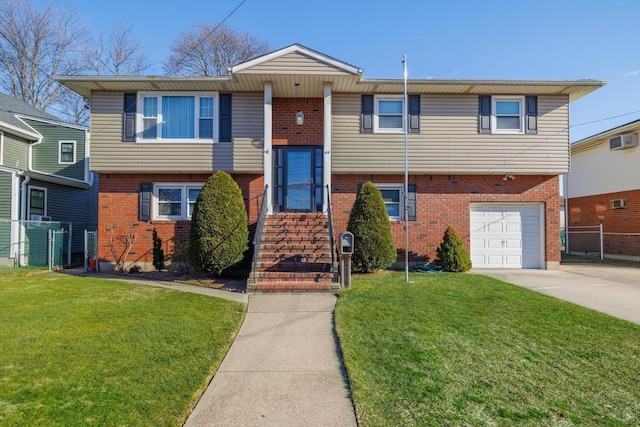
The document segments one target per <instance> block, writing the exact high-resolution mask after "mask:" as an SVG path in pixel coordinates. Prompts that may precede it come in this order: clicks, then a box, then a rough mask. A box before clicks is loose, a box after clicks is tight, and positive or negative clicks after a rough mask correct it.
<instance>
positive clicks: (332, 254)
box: [326, 184, 336, 267]
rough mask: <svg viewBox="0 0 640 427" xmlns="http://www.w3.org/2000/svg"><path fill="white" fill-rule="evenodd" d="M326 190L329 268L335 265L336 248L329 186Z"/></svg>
mask: <svg viewBox="0 0 640 427" xmlns="http://www.w3.org/2000/svg"><path fill="white" fill-rule="evenodd" d="M326 189H327V219H328V220H329V244H330V245H331V266H332V267H335V265H336V247H335V242H334V241H333V218H332V217H331V192H330V191H329V184H327V185H326Z"/></svg>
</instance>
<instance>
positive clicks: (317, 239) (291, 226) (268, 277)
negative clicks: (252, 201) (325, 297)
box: [247, 213, 340, 293]
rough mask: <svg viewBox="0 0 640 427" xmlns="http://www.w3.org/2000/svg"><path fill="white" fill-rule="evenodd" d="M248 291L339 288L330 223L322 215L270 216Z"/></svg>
mask: <svg viewBox="0 0 640 427" xmlns="http://www.w3.org/2000/svg"><path fill="white" fill-rule="evenodd" d="M258 245H259V253H258V259H257V262H256V265H255V266H254V269H253V271H252V272H251V275H250V276H249V280H248V282H247V291H248V292H332V293H335V292H337V290H338V289H339V288H340V286H339V284H338V283H337V281H336V273H335V271H336V267H335V266H334V265H333V264H332V263H331V251H332V248H331V241H330V239H329V222H328V219H327V217H326V216H324V215H323V214H315V213H314V214H310V213H303V214H300V213H277V214H274V215H271V216H268V217H267V218H266V220H265V224H264V229H263V230H262V241H261V242H258Z"/></svg>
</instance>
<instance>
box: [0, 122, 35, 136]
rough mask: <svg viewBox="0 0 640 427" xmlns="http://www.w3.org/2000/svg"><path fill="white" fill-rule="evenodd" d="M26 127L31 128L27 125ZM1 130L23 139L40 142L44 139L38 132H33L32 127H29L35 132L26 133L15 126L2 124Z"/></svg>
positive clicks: (0, 124) (0, 123)
mask: <svg viewBox="0 0 640 427" xmlns="http://www.w3.org/2000/svg"><path fill="white" fill-rule="evenodd" d="M25 125H26V126H29V125H27V124H26V123H25ZM0 129H4V130H6V131H7V132H8V133H12V134H17V135H18V136H21V137H23V138H26V139H32V140H39V139H40V138H42V135H40V134H39V133H38V132H36V131H35V130H33V128H32V127H31V126H29V129H32V130H33V132H29V131H26V130H24V129H20V128H18V127H15V126H13V125H10V124H8V123H4V122H0Z"/></svg>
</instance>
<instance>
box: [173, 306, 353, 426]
mask: <svg viewBox="0 0 640 427" xmlns="http://www.w3.org/2000/svg"><path fill="white" fill-rule="evenodd" d="M335 303H336V297H335V296H334V295H328V294H318V295H314V294H306V295H292V294H285V295H273V294H271V295H263V294H256V295H253V294H252V295H249V306H248V310H247V315H246V317H245V320H244V323H243V325H242V328H241V329H240V332H239V334H238V337H237V338H236V340H235V342H234V343H233V345H232V346H231V349H230V350H229V353H227V356H226V357H225V359H224V361H223V362H222V364H221V365H220V369H219V370H218V372H217V373H216V374H215V376H214V378H213V380H212V381H211V383H210V384H209V386H208V388H207V390H206V391H205V393H204V395H203V396H202V398H201V399H200V402H198V404H197V406H196V407H195V409H194V411H193V413H192V414H191V415H190V416H189V418H188V419H187V422H186V423H185V426H187V427H194V426H355V425H356V419H355V415H354V410H353V405H352V402H351V396H350V393H349V388H348V385H347V382H346V379H345V375H344V372H343V367H342V362H341V358H340V355H339V348H338V346H337V342H336V337H335V335H334V332H333V309H334V307H335Z"/></svg>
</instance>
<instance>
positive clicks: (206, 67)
mask: <svg viewBox="0 0 640 427" xmlns="http://www.w3.org/2000/svg"><path fill="white" fill-rule="evenodd" d="M170 51H171V54H170V55H169V58H167V60H166V61H165V63H164V72H165V74H167V75H196V76H223V75H227V74H228V72H229V71H228V68H229V67H230V66H232V65H236V64H239V63H241V62H245V61H248V60H250V59H252V58H255V57H256V56H260V55H263V54H265V53H267V52H269V45H268V44H267V43H266V42H263V41H261V40H260V39H258V38H257V37H255V36H253V35H250V34H248V33H239V32H237V31H235V30H233V29H231V28H229V27H227V26H226V25H219V26H217V27H216V26H211V25H207V24H199V25H197V26H195V27H194V28H193V29H192V30H190V31H185V32H183V33H181V34H180V35H179V36H178V37H177V38H176V39H175V40H174V41H173V44H172V46H171V48H170Z"/></svg>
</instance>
